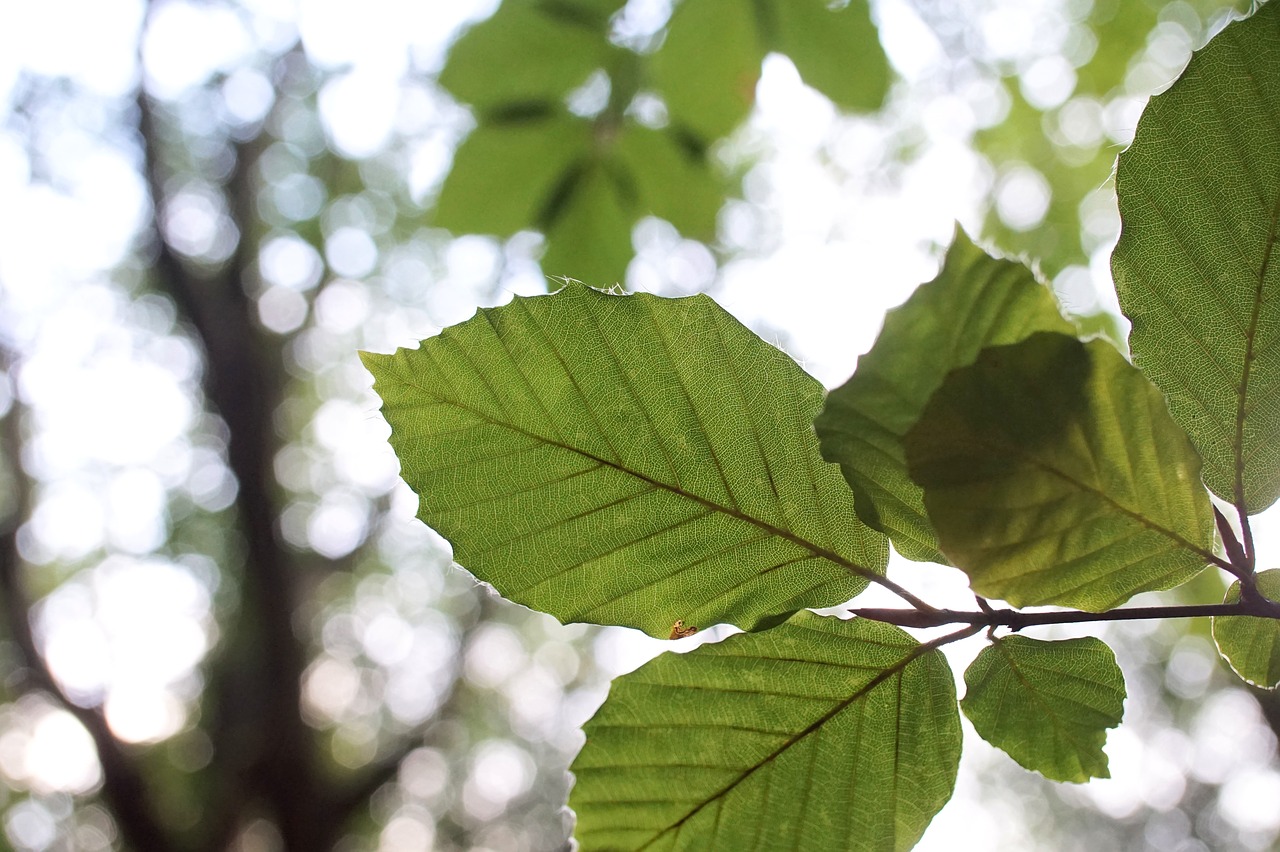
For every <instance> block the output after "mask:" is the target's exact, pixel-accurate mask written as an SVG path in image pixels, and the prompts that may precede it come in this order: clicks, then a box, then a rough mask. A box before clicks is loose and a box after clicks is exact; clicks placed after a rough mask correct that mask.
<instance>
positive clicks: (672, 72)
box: [653, 0, 765, 142]
mask: <svg viewBox="0 0 1280 852" xmlns="http://www.w3.org/2000/svg"><path fill="white" fill-rule="evenodd" d="M753 5H754V4H753V2H752V0H683V2H681V3H680V5H678V6H677V7H676V9H675V11H674V12H673V13H672V15H671V22H670V24H669V26H668V31H667V37H666V40H665V41H664V42H663V44H662V47H661V48H660V49H659V50H658V52H657V53H655V54H654V56H653V81H654V83H655V85H656V87H657V88H658V90H659V92H660V93H661V94H662V98H663V100H665V101H666V103H667V109H668V110H669V112H670V115H671V120H672V121H673V122H674V123H675V124H677V125H679V126H681V127H683V128H686V129H687V130H689V131H691V132H692V133H693V134H695V135H696V136H697V137H698V138H700V139H701V140H703V141H704V142H711V141H712V140H715V139H719V138H720V137H721V136H726V135H728V133H729V132H730V131H732V130H733V129H734V128H736V127H737V126H738V125H739V124H741V123H742V120H743V119H744V118H746V117H747V113H748V112H750V111H751V107H752V105H753V104H754V103H755V98H756V82H757V81H758V80H759V79H760V63H761V62H762V61H763V60H764V54H765V49H764V46H763V44H762V43H761V41H760V33H759V30H758V26H757V22H756V13H755V9H754V8H753Z"/></svg>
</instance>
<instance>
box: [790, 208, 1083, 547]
mask: <svg viewBox="0 0 1280 852" xmlns="http://www.w3.org/2000/svg"><path fill="white" fill-rule="evenodd" d="M1040 330H1056V331H1065V332H1069V331H1071V324H1070V323H1069V322H1067V321H1066V320H1065V319H1063V318H1062V314H1061V313H1060V312H1059V310H1058V303H1057V301H1056V300H1055V299H1054V296H1053V293H1052V291H1051V290H1049V288H1048V287H1046V286H1044V285H1043V284H1041V283H1040V282H1038V281H1036V279H1035V276H1034V275H1032V273H1031V270H1029V269H1027V268H1026V267H1025V266H1023V265H1022V264H1019V263H1014V262H1012V261H1008V260H998V259H996V258H993V257H990V256H989V255H988V254H987V253H986V252H984V251H983V250H982V249H980V248H978V247H977V246H975V245H974V244H973V243H972V242H971V241H970V240H969V238H968V237H967V236H965V234H964V233H963V232H962V231H960V230H958V229H957V231H956V236H955V239H954V241H953V242H952V244H951V248H950V250H949V251H948V252H947V257H946V260H945V262H944V263H943V266H942V269H941V270H940V271H939V272H938V277H937V278H935V279H934V280H933V281H930V282H929V283H928V284H924V285H922V286H921V287H919V288H918V289H917V290H916V292H915V293H913V294H912V295H911V298H910V299H908V300H907V301H906V303H904V304H903V305H902V306H901V307H899V308H895V309H894V310H892V311H890V312H889V314H888V316H886V317H885V321H884V329H883V330H882V331H881V332H880V336H879V337H878V338H877V339H876V343H875V346H873V347H872V349H871V351H870V352H868V353H867V354H865V355H863V356H862V357H861V358H859V359H858V369H857V372H855V373H854V374H853V377H852V378H851V379H849V381H847V382H846V383H845V384H844V385H843V386H841V387H839V388H837V389H835V390H833V391H832V392H831V393H830V395H829V396H828V397H827V403H826V406H825V407H824V408H823V411H822V414H820V415H819V416H818V419H817V420H816V421H815V422H814V426H815V428H816V429H817V431H818V437H819V438H820V439H821V441H822V454H823V456H824V457H825V458H826V459H827V460H828V461H833V462H836V463H838V464H839V465H840V469H841V471H842V472H843V473H844V476H845V479H846V480H848V482H849V485H850V487H851V488H852V489H853V492H854V495H855V498H856V502H857V508H858V514H859V515H860V516H861V518H862V519H863V521H865V522H866V523H868V524H870V525H871V526H872V527H875V528H876V529H879V530H883V531H884V532H885V533H887V534H888V535H889V538H890V539H891V540H892V541H893V546H894V547H895V548H896V549H897V550H898V552H899V553H901V554H902V555H903V556H906V557H907V558H909V559H916V560H919V561H922V562H929V561H934V562H945V561H946V560H945V557H943V556H942V554H941V553H940V552H939V551H938V542H937V537H936V534H935V533H934V530H933V526H932V525H931V524H930V523H929V519H928V517H926V515H925V508H924V495H923V492H922V491H921V490H920V487H919V486H917V485H916V484H915V483H914V482H912V481H911V479H910V477H909V476H908V474H907V462H906V455H905V450H904V449H903V446H902V439H903V436H904V435H906V433H907V430H908V429H910V428H911V427H912V425H914V424H915V422H916V420H917V419H918V418H919V417H920V412H921V411H922V410H924V406H925V403H927V402H928V401H929V395H930V394H932V393H933V392H934V391H935V390H936V389H937V388H938V386H939V385H940V384H942V380H943V379H944V378H945V377H946V375H947V373H948V371H950V370H952V369H953V368H955V367H961V366H964V365H965V364H969V363H971V362H972V361H973V359H974V358H975V357H976V356H977V354H978V352H979V350H981V349H982V348H983V347H984V346H992V345H995V344H1000V343H1012V342H1014V341H1017V340H1021V339H1022V338H1024V337H1026V336H1027V335H1029V334H1031V333H1032V332H1034V331H1040Z"/></svg>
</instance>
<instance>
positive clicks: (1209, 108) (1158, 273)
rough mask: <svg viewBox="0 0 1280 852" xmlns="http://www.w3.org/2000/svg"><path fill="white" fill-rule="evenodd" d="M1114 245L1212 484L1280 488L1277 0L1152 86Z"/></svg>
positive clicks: (1139, 336)
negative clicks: (1157, 88) (1166, 85)
mask: <svg viewBox="0 0 1280 852" xmlns="http://www.w3.org/2000/svg"><path fill="white" fill-rule="evenodd" d="M1116 192H1117V194H1118V196H1119V202H1120V218H1121V222H1122V229H1121V234H1120V242H1119V244H1118V245H1117V246H1116V249H1115V252H1114V254H1113V255H1112V259H1111V268H1112V271H1113V273H1114V275H1115V280H1116V290H1117V292H1118V294H1119V297H1120V305H1121V308H1122V309H1123V311H1124V313H1125V315H1126V316H1127V317H1129V319H1130V320H1131V321H1132V323H1133V330H1132V332H1131V334H1130V337H1129V345H1130V348H1131V350H1132V352H1133V357H1134V361H1135V363H1137V365H1138V366H1139V367H1141V368H1142V369H1143V371H1145V372H1146V373H1147V375H1148V376H1150V377H1151V380H1152V381H1154V382H1155V383H1156V384H1157V385H1158V386H1159V387H1160V389H1161V390H1163V391H1164V392H1165V394H1167V395H1168V397H1169V405H1170V409H1171V410H1172V412H1173V416H1174V419H1176V420H1177V421H1178V422H1179V423H1181V424H1182V425H1183V427H1184V428H1185V429H1186V430H1187V432H1188V433H1189V434H1190V435H1191V439H1192V441H1193V442H1194V443H1195V445H1196V447H1197V448H1198V449H1199V450H1200V453H1201V455H1202V456H1203V457H1204V478H1205V482H1206V483H1207V484H1208V486H1209V487H1210V488H1211V489H1212V490H1213V492H1214V493H1215V494H1217V495H1218V496H1220V497H1222V498H1223V499H1224V500H1228V501H1231V502H1232V503H1234V504H1235V505H1237V506H1239V507H1241V508H1243V509H1245V510H1247V511H1248V512H1250V513H1253V512H1259V511H1261V510H1262V509H1265V508H1266V507H1267V506H1269V505H1271V504H1272V503H1273V502H1274V501H1275V500H1276V497H1277V496H1280V251H1277V250H1276V243H1277V239H1278V231H1280V3H1268V4H1266V5H1264V6H1262V7H1260V8H1259V10H1258V12H1257V13H1256V14H1255V15H1254V16H1253V17H1252V18H1249V19H1247V20H1245V21H1239V22H1236V23H1233V24H1231V25H1230V26H1228V27H1227V28H1226V29H1225V30H1223V31H1222V32H1221V33H1220V34H1219V35H1218V36H1217V37H1215V38H1214V39H1213V40H1212V41H1211V42H1210V43H1209V44H1208V45H1207V46H1206V47H1205V48H1204V49H1203V50H1201V51H1199V52H1198V53H1197V54H1196V55H1195V56H1194V57H1193V58H1192V60H1191V63H1190V64H1189V65H1188V66H1187V69H1186V71H1184V72H1183V74H1182V76H1181V77H1180V78H1179V79H1178V81H1177V82H1176V83H1175V84H1174V85H1173V86H1172V87H1171V88H1170V89H1169V90H1168V91H1167V92H1165V93H1164V94H1161V95H1157V96H1156V97H1154V98H1152V99H1151V102H1150V103H1149V104H1148V106H1147V109H1146V111H1145V112H1144V113H1143V114H1142V118H1141V120H1140V121H1139V122H1138V128H1137V133H1136V135H1135V137H1134V141H1133V145H1132V147H1130V148H1129V150H1127V151H1125V152H1124V153H1123V154H1121V155H1120V160H1119V165H1118V167H1117V175H1116Z"/></svg>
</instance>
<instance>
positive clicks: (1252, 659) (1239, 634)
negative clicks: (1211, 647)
mask: <svg viewBox="0 0 1280 852" xmlns="http://www.w3.org/2000/svg"><path fill="white" fill-rule="evenodd" d="M1257 576H1258V590H1259V591H1261V592H1262V594H1264V595H1266V596H1267V597H1268V598H1270V599H1271V600H1273V601H1280V570H1271V571H1260V572H1259V573H1258V575H1257ZM1238 600H1240V581H1239V580H1237V581H1236V582H1234V583H1232V584H1231V588H1230V589H1228V590H1227V597H1226V603H1235V602H1236V601H1238ZM1213 640H1214V641H1215V642H1216V643H1218V653H1220V654H1222V656H1223V659H1225V660H1226V661H1227V662H1228V663H1230V664H1231V669H1232V670H1233V671H1234V672H1235V673H1236V674H1238V675H1239V676H1240V677H1241V678H1242V679H1244V680H1246V681H1248V682H1249V683H1251V684H1253V685H1254V686H1261V687H1264V688H1266V689H1274V688H1275V687H1276V686H1277V685H1280V621H1276V620H1275V619H1274V618H1255V617H1253V616H1251V615H1231V616H1226V617H1224V618H1214V619H1213Z"/></svg>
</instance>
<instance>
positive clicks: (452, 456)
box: [364, 285, 888, 638]
mask: <svg viewBox="0 0 1280 852" xmlns="http://www.w3.org/2000/svg"><path fill="white" fill-rule="evenodd" d="M364 358H365V363H366V365H367V366H368V367H369V369H370V371H371V372H373V374H374V376H375V378H376V385H375V389H376V390H377V392H378V393H379V394H380V395H381V397H382V399H383V412H384V414H385V415H386V417H387V420H388V421H389V422H390V423H391V427H392V435H391V443H392V445H393V446H394V448H395V450H396V453H397V455H398V456H399V457H400V463H401V467H402V475H403V476H404V478H405V480H406V481H407V482H408V483H409V485H410V486H411V487H412V488H413V490H414V491H416V492H417V494H418V497H419V509H418V515H419V517H420V518H422V520H423V521H425V522H426V523H427V524H429V525H430V526H432V527H434V528H435V529H436V530H438V531H439V532H440V533H441V534H442V535H444V536H445V537H446V538H448V539H449V540H450V541H451V542H452V543H453V546H454V557H455V558H456V559H457V561H458V562H459V563H460V564H462V565H463V566H464V567H466V568H468V569H469V570H470V571H471V572H472V573H474V574H475V575H476V576H478V577H480V578H481V579H483V580H486V581H488V582H490V583H492V584H493V585H494V586H495V587H496V588H497V589H498V591H499V592H501V593H502V594H503V595H505V596H506V597H508V598H510V599H512V600H515V601H517V602H519V603H523V604H526V605H528V606H531V607H534V608H536V609H540V610H543V611H545V612H549V613H551V614H552V615H554V616H556V617H557V618H559V619H561V620H562V621H589V622H596V623H602V624H622V625H627V626H631V627H637V628H640V629H642V630H645V631H646V632H648V633H650V634H651V635H653V636H659V637H663V638H665V637H667V636H669V635H670V633H671V627H672V624H674V623H675V622H676V621H677V620H678V619H679V620H683V621H684V622H685V623H686V624H691V625H697V626H699V627H705V626H708V625H712V624H716V623H717V622H731V623H734V624H737V625H739V626H741V627H744V628H752V627H754V626H756V625H757V624H759V623H761V622H763V621H766V620H768V619H770V618H776V616H777V615H778V614H780V613H787V612H792V611H794V610H796V609H800V608H803V607H810V606H825V605H831V604H836V603H840V602H842V601H845V600H848V599H849V598H851V597H853V596H854V595H856V594H857V593H858V592H859V591H861V590H862V589H863V588H865V586H866V584H867V578H868V577H870V576H873V575H876V574H878V573H880V572H882V571H883V569H884V565H885V563H886V561H887V555H888V554H887V546H886V544H885V542H884V539H883V537H882V536H880V535H879V534H877V533H875V532H873V531H872V530H870V529H868V528H866V527H864V526H862V525H861V524H859V523H858V522H857V518H856V514H855V512H854V511H853V499H852V496H851V495H850V494H849V490H848V488H847V487H846V486H845V484H844V482H843V480H842V479H841V477H840V472H839V470H838V469H837V468H836V467H835V466H834V465H829V464H827V463H826V462H824V461H823V460H822V458H821V456H820V455H819V454H818V442H817V438H816V437H815V436H814V435H813V430H812V427H811V423H812V418H813V415H814V413H815V412H816V410H817V408H818V406H819V405H821V403H822V387H821V385H820V384H819V383H818V382H817V381H816V380H814V379H813V378H812V377H810V376H808V375H806V374H805V373H804V372H803V371H802V370H801V369H800V368H799V366H797V365H796V363H795V362H794V361H792V360H791V359H790V358H788V357H787V356H786V355H784V354H783V353H781V352H779V351H778V350H777V349H774V348H773V347H772V346H769V345H768V344H767V343H765V342H764V341H762V340H760V338H758V337H756V336H755V335H754V334H752V333H751V332H750V331H748V330H747V329H746V328H744V327H743V326H742V325H741V324H739V323H738V322H737V321H736V320H734V319H733V318H732V317H730V316H729V314H727V313H726V312H725V311H724V310H722V309H721V308H720V307H719V306H717V305H716V304H715V303H714V302H712V301H711V300H710V299H708V298H706V297H702V296H696V297H692V298H687V299H661V298H657V297H654V296H649V295H635V296H611V295H606V294H604V293H600V292H598V291H595V290H591V289H589V288H586V287H583V286H581V285H574V286H570V287H567V288H565V289H564V290H563V291H561V292H560V293H558V294H556V295H553V296H543V297H538V298H518V299H516V300H515V301H513V302H512V303H511V304H510V305H507V306H505V307H500V308H491V309H487V310H483V311H481V312H479V314H477V316H475V317H474V318H473V319H471V320H468V321H467V322H465V323H462V324H461V325H457V326H454V327H452V328H449V329H446V330H445V331H444V332H443V333H441V334H440V335H439V336H438V337H434V338H431V339H429V340H426V341H424V342H423V344H422V348H421V349H417V350H403V349H402V350H400V351H399V352H397V353H396V354H394V355H369V354H366V355H365V356H364Z"/></svg>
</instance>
